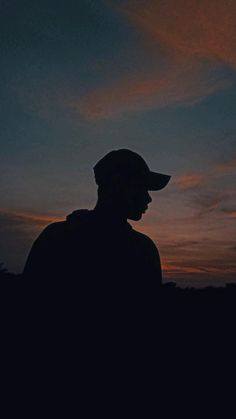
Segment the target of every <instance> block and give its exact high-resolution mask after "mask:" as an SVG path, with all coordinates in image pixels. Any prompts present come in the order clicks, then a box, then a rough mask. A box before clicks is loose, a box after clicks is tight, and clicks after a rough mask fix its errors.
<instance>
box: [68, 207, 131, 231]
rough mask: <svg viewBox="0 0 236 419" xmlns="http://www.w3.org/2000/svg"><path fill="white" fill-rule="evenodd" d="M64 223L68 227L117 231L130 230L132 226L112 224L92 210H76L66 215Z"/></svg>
mask: <svg viewBox="0 0 236 419" xmlns="http://www.w3.org/2000/svg"><path fill="white" fill-rule="evenodd" d="M66 222H67V224H68V225H69V226H70V227H86V228H93V229H94V228H104V227H106V228H108V229H109V228H112V229H114V228H116V229H119V230H126V231H127V230H132V226H131V225H130V224H129V223H128V222H127V221H126V222H114V220H111V219H109V218H107V217H106V216H104V215H103V214H98V213H96V212H95V211H94V210H88V209H78V210H75V211H73V212H72V213H71V214H69V215H67V217H66Z"/></svg>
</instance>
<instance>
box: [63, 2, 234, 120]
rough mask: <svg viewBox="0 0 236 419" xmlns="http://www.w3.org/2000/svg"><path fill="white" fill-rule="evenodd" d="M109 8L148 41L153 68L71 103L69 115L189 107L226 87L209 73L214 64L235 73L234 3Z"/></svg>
mask: <svg viewBox="0 0 236 419" xmlns="http://www.w3.org/2000/svg"><path fill="white" fill-rule="evenodd" d="M109 3H111V2H109ZM114 7H115V9H116V10H118V11H119V12H120V13H122V14H123V16H125V18H126V19H128V20H129V21H130V22H131V24H132V25H133V26H134V28H135V29H136V30H139V31H140V32H141V34H142V37H143V38H144V39H145V41H147V40H148V47H150V44H151V45H152V48H150V51H152V54H154V56H155V57H156V65H153V59H152V60H151V62H152V64H151V66H152V69H151V70H150V72H149V73H148V72H147V73H146V74H144V73H143V72H141V71H140V72H139V70H138V69H136V70H135V72H136V73H135V74H127V76H125V77H124V78H122V79H120V80H114V81H113V82H111V83H110V84H105V85H104V86H103V87H101V88H98V89H95V90H93V91H91V92H90V93H88V94H87V95H85V96H84V97H83V98H81V99H80V100H78V99H77V98H76V99H75V100H74V101H72V103H71V104H70V105H71V106H72V108H73V109H74V111H79V112H80V113H81V114H82V115H83V116H84V117H86V118H88V119H90V120H96V119H102V118H110V117H114V116H116V115H121V114H122V113H125V112H129V111H139V110H143V109H149V108H153V107H155V108H160V107H165V106H170V105H172V106H173V105H178V104H185V105H191V104H195V103H196V102H199V101H200V100H202V99H203V98H205V97H207V96H209V95H211V94H213V93H215V92H217V91H218V90H220V89H225V88H226V87H228V86H229V85H230V84H231V83H230V81H229V80H228V81H227V80H225V79H222V78H217V77H216V75H215V72H214V73H213V72H212V71H211V70H212V65H213V66H215V65H216V64H224V65H227V66H230V67H232V68H236V25H235V21H236V3H233V2H232V1H231V0H225V1H224V2H223V1H222V0H208V1H207V2H206V0H191V1H188V2H186V1H184V0H165V1H163V2H157V1H154V0H149V1H147V0H145V1H129V0H126V1H124V2H122V3H121V6H119V7H117V5H115V6H114ZM145 46H147V42H146V43H145V42H143V43H142V42H141V43H140V48H145ZM160 54H162V57H164V60H161V62H162V65H160V59H159V58H160ZM163 61H164V62H165V64H164V67H163ZM209 65H210V66H209ZM154 67H155V68H154ZM209 70H210V71H209Z"/></svg>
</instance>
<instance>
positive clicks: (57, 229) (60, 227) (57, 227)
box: [39, 221, 67, 240]
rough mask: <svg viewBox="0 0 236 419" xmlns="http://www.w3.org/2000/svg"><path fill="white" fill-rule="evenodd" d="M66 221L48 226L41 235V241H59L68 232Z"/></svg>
mask: <svg viewBox="0 0 236 419" xmlns="http://www.w3.org/2000/svg"><path fill="white" fill-rule="evenodd" d="M66 229H67V227H66V221H57V222H55V223H51V224H48V225H47V226H46V227H45V228H44V229H43V230H42V232H41V233H40V235H39V239H41V240H42V239H57V238H58V237H59V236H61V235H63V234H64V233H65V232H66Z"/></svg>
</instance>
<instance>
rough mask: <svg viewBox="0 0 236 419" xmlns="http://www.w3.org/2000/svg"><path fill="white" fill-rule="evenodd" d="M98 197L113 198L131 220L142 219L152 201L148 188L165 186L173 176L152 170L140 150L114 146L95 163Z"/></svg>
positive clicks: (117, 207)
mask: <svg viewBox="0 0 236 419" xmlns="http://www.w3.org/2000/svg"><path fill="white" fill-rule="evenodd" d="M94 174H95V180H96V183H97V185H98V198H99V199H100V200H103V201H104V200H105V201H107V202H108V201H110V203H111V204H112V203H113V206H114V207H115V208H116V209H117V210H118V211H119V213H120V214H121V215H122V216H123V217H125V218H128V219H131V220H135V221H137V220H140V219H141V217H142V214H143V213H144V212H145V210H146V209H147V207H148V204H149V203H150V202H151V201H152V199H151V197H150V195H149V193H148V191H150V190H151V191H156V190H160V189H162V188H164V187H165V186H166V185H167V183H168V182H169V180H170V176H168V175H164V174H161V173H156V172H152V171H150V169H149V167H148V165H147V164H146V162H145V161H144V159H143V158H142V157H141V156H140V155H139V154H137V153H135V152H133V151H131V150H126V149H120V150H114V151H111V152H110V153H108V154H106V155H105V156H104V157H103V158H102V159H101V160H99V161H98V163H97V164H96V165H95V167H94Z"/></svg>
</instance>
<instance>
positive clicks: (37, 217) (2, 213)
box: [0, 209, 61, 230]
mask: <svg viewBox="0 0 236 419" xmlns="http://www.w3.org/2000/svg"><path fill="white" fill-rule="evenodd" d="M56 221H61V218H59V217H53V216H49V215H46V214H35V213H31V212H14V211H8V210H4V209H0V223H2V224H4V225H5V227H9V226H11V225H12V224H14V228H17V227H18V228H20V229H23V230H24V229H28V227H29V228H30V229H34V228H36V229H38V228H40V227H43V226H45V225H46V224H49V223H53V222H56Z"/></svg>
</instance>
